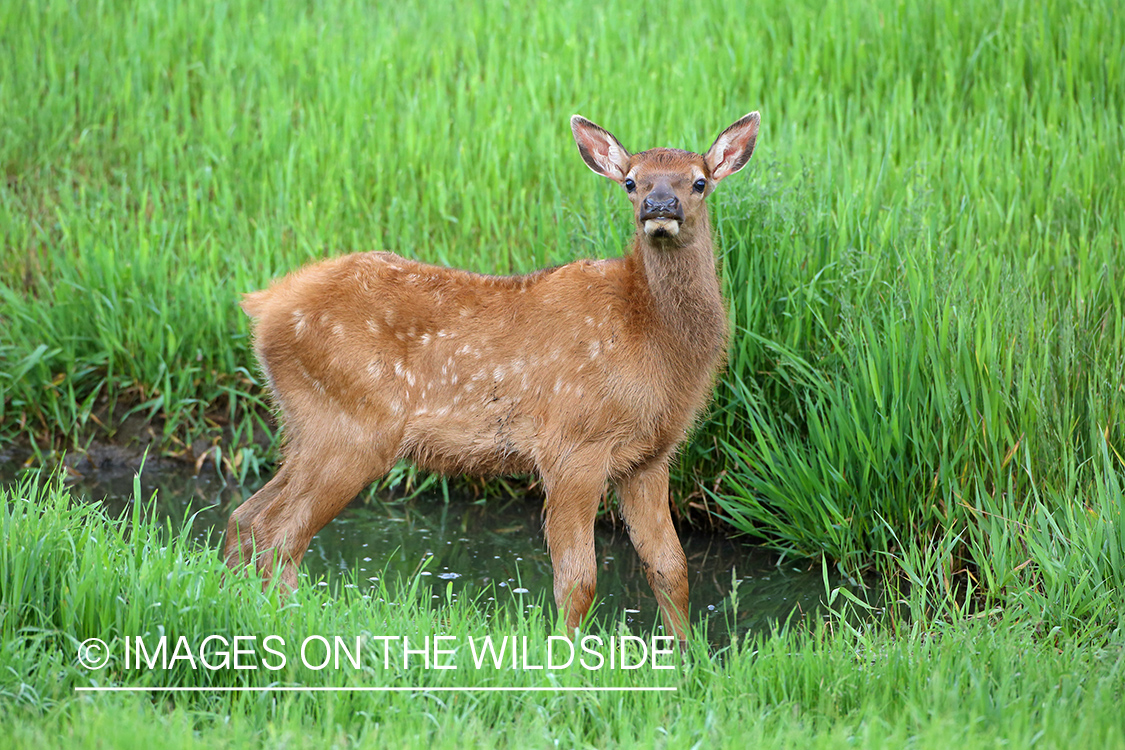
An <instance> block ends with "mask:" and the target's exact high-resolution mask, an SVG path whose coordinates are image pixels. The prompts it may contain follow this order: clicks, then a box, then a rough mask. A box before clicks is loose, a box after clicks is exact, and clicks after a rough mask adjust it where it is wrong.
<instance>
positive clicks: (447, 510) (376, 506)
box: [0, 463, 839, 640]
mask: <svg viewBox="0 0 1125 750" xmlns="http://www.w3.org/2000/svg"><path fill="white" fill-rule="evenodd" d="M15 475H16V466H15V465H13V464H11V463H9V464H7V465H2V464H0V484H4V483H8V482H11V481H12V480H13V479H14V477H15ZM133 483H134V474H133V472H132V471H128V470H117V471H96V470H95V471H90V472H87V473H86V474H85V475H83V476H76V477H72V480H71V481H69V482H68V485H69V486H70V488H71V491H72V493H73V495H74V497H76V498H79V499H81V500H83V501H86V502H103V503H105V505H106V508H107V510H108V512H109V513H110V515H112V516H117V515H119V514H121V513H123V512H125V511H126V510H127V509H129V508H131V506H132V502H133V496H134V491H133ZM140 485H141V497H142V498H144V499H145V500H146V501H147V500H148V499H149V498H151V497H152V496H153V493H154V492H155V493H156V503H155V512H156V513H158V514H159V515H160V516H161V517H168V518H170V519H171V520H172V522H173V525H174V526H175V525H177V524H179V523H181V522H183V520H184V519H188V518H190V523H191V524H192V530H193V534H194V535H195V536H196V537H197V538H198V539H199V540H200V541H201V542H203V541H206V540H210V544H211V546H212V547H215V546H217V545H218V544H219V543H220V541H221V538H220V534H221V532H222V531H223V529H224V528H225V527H226V522H227V518H228V517H229V516H230V513H231V511H232V510H233V509H234V508H236V507H237V506H238V504H239V503H241V502H242V501H243V500H244V499H246V498H248V497H249V496H250V495H251V494H252V492H253V491H254V490H255V489H257V487H256V486H251V487H245V488H239V487H232V486H231V485H229V484H228V483H226V482H225V481H223V480H221V479H220V478H218V477H217V476H215V475H214V474H207V473H206V472H205V473H204V474H202V475H201V476H192V475H191V474H190V473H186V472H183V471H176V470H168V469H167V468H166V467H161V468H160V470H157V469H155V468H145V470H144V471H143V472H142V476H141V482H140ZM541 506H542V499H541V497H540V496H538V495H535V494H532V495H527V496H519V497H514V498H503V497H499V498H497V497H493V498H490V499H489V500H488V501H487V502H477V501H474V500H473V499H472V498H469V497H457V496H455V495H453V494H451V495H450V498H449V500H448V501H446V499H445V498H444V497H443V495H442V494H441V493H440V492H438V493H437V494H434V495H430V496H421V497H417V498H414V499H411V500H383V499H379V498H376V497H374V496H372V497H362V498H360V499H357V500H356V501H354V502H353V503H352V504H351V505H350V506H349V507H348V508H347V509H346V510H345V511H344V512H343V513H341V514H340V515H339V516H338V517H337V518H336V519H335V520H334V521H332V522H331V523H329V524H328V526H326V527H325V528H324V529H323V530H322V531H321V532H320V533H319V534H317V535H316V536H315V537H314V538H313V540H312V542H311V544H310V547H309V551H308V553H307V554H306V555H305V559H304V563H303V564H302V566H301V567H302V584H303V585H319V586H328V587H332V586H337V585H349V586H359V587H360V588H363V587H370V586H373V585H375V584H376V583H377V582H378V581H379V580H380V579H384V578H385V579H386V580H385V583H386V584H387V588H388V589H389V590H391V591H394V590H395V588H396V584H397V583H398V582H399V581H408V580H410V579H411V578H412V577H413V576H414V575H418V574H420V575H421V576H422V580H423V581H424V582H426V583H428V585H429V586H430V587H431V589H432V591H431V596H432V597H433V598H434V599H437V600H444V599H445V598H446V597H447V596H450V595H452V596H454V597H457V598H460V597H468V598H470V599H472V600H473V601H483V602H488V603H491V601H492V600H493V599H502V598H512V597H515V598H517V599H518V600H519V603H520V605H521V606H524V607H534V606H536V605H538V604H542V603H550V602H552V601H553V599H552V577H551V564H550V557H549V555H548V553H547V549H546V544H545V542H544V539H543V532H542V521H541V517H540V509H541ZM680 539H681V541H682V542H683V545H684V552H685V554H686V555H687V560H688V569H689V589H690V592H691V616H692V619H693V621H696V622H699V621H706V623H707V626H708V632H709V633H710V634H711V637H712V639H713V640H726V638H727V634H728V633H729V632H730V628H731V627H733V628H734V629H735V631H736V632H738V633H739V634H745V633H747V632H754V631H760V630H763V629H767V628H769V627H770V626H771V625H772V624H774V623H776V622H777V621H779V620H785V619H786V618H788V617H790V616H791V615H795V616H798V617H799V616H806V615H809V614H812V613H816V612H818V611H819V610H821V609H822V600H823V599H824V598H825V589H824V580H823V577H822V573H821V570H820V566H819V564H815V565H810V564H808V563H807V562H802V563H797V564H794V563H792V562H779V560H778V558H777V556H776V555H774V554H772V553H769V552H765V551H763V550H760V549H756V548H754V547H751V546H748V545H746V544H743V543H741V542H740V541H737V540H731V539H729V538H727V537H725V536H723V535H721V534H716V533H706V532H701V531H687V532H681V534H680ZM596 549H597V554H598V562H599V566H598V596H599V599H600V602H601V603H600V605H599V610H598V619H599V620H601V621H602V622H603V623H605V624H608V623H616V622H621V621H624V622H625V623H627V625H628V627H629V628H630V629H631V630H633V631H634V632H648V631H650V630H651V629H652V628H653V626H654V625H655V624H656V622H657V621H658V620H659V614H658V611H657V605H656V600H655V598H654V596H653V593H652V591H651V589H649V586H648V582H647V581H646V580H645V576H644V573H643V571H642V569H641V565H640V561H639V560H638V559H637V556H636V553H635V552H634V551H633V548H632V545H631V544H630V542H629V538H628V535H627V534H626V532H625V530H624V527H623V526H622V525H621V524H620V523H617V524H614V523H612V522H611V521H610V520H608V519H600V520H599V522H598V525H597V527H596ZM216 554H218V553H217V552H216ZM736 583H737V586H738V598H737V608H735V607H734V606H733V605H732V600H731V598H730V593H731V590H732V588H733V587H734V586H735V584H736ZM830 585H832V586H836V585H839V581H836V580H833V579H830ZM551 609H552V610H553V607H551Z"/></svg>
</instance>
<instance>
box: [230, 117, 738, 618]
mask: <svg viewBox="0 0 1125 750" xmlns="http://www.w3.org/2000/svg"><path fill="white" fill-rule="evenodd" d="M758 120H759V118H758V113H757V112H751V113H750V114H748V115H746V116H745V117H743V118H741V119H740V120H738V121H737V122H735V123H734V124H733V125H731V126H730V127H729V128H727V129H726V130H724V131H723V132H722V134H721V135H719V137H718V138H717V139H716V140H715V143H714V144H713V145H712V146H711V148H710V149H709V150H708V151H707V153H706V154H705V155H703V156H700V155H699V154H694V153H691V152H688V151H681V150H679V149H670V148H658V149H652V150H650V151H644V152H641V153H639V154H630V153H629V152H628V151H626V150H625V149H624V147H622V145H621V144H620V143H619V142H618V141H617V139H616V138H614V137H613V136H612V135H611V134H610V133H609V132H607V131H605V130H603V129H602V128H600V127H598V126H597V125H595V124H593V123H592V122H590V121H589V120H586V119H583V118H582V117H579V116H577V115H575V116H574V117H573V118H571V123H570V124H571V129H572V130H573V132H574V139H575V141H577V143H578V150H579V152H580V153H581V155H582V158H583V160H585V162H586V164H587V166H589V167H590V169H592V170H593V171H595V172H597V173H598V174H600V175H604V176H605V177H608V178H609V179H611V180H613V181H614V182H616V183H618V184H619V185H621V186H622V187H623V188H624V189H625V192H626V195H627V196H628V198H629V200H630V201H632V204H633V212H634V218H635V221H636V234H635V236H634V238H633V246H632V250H631V251H630V252H629V253H628V254H627V255H626V256H624V257H622V258H612V259H608V260H594V261H590V260H580V261H577V262H574V263H570V264H568V265H565V266H561V267H559V268H552V269H547V270H542V271H537V272H535V273H531V274H528V275H526V276H483V275H479V274H475V273H470V272H468V271H460V270H455V269H450V268H440V267H436V266H430V265H425V264H422V263H418V262H416V261H412V260H407V259H405V258H401V257H399V256H397V255H393V254H391V253H385V252H371V253H357V254H354V255H346V256H344V257H340V258H334V259H332V260H326V261H323V262H320V263H315V264H312V265H309V266H307V267H305V268H302V269H300V270H298V271H296V272H294V273H292V274H290V275H289V276H288V277H286V278H285V279H283V280H281V281H278V282H276V283H274V284H273V285H272V286H271V287H270V288H269V289H266V290H264V291H259V292H253V293H251V294H247V295H246V296H245V298H244V299H243V302H242V308H243V309H244V310H245V311H246V312H247V313H248V314H249V315H250V316H251V317H252V318H253V319H254V333H255V342H256V343H255V352H256V354H257V357H258V360H259V362H260V363H261V367H262V370H263V372H264V373H265V375H266V377H267V378H268V380H269V387H270V390H271V391H272V392H273V396H274V399H275V402H276V404H277V406H278V408H279V409H280V411H281V415H282V419H283V427H284V430H285V438H286V440H285V444H284V448H283V451H282V452H283V461H282V464H281V468H280V470H279V471H278V473H277V475H276V476H275V477H274V478H273V479H272V480H271V481H270V482H269V483H268V484H266V485H265V486H264V487H263V488H262V489H261V490H259V491H258V492H257V493H256V494H255V495H254V496H253V497H251V498H250V499H249V500H247V501H246V502H245V503H244V504H243V505H241V506H240V507H239V508H238V509H237V510H236V511H235V512H234V513H233V514H232V515H231V518H230V523H229V524H228V526H227V537H226V549H225V555H226V561H227V564H229V565H230V566H232V567H235V566H239V565H244V564H247V563H251V564H254V565H256V566H257V569H258V570H259V571H260V572H261V573H262V575H264V576H267V577H268V576H270V575H271V573H272V572H273V571H274V568H275V564H278V565H280V571H281V576H282V580H283V581H284V582H285V583H286V584H288V585H289V586H290V587H293V586H296V583H297V575H296V568H297V566H298V565H299V564H300V562H301V558H302V557H303V556H304V554H305V550H306V549H307V548H308V544H309V540H310V539H311V538H312V536H313V535H314V534H315V533H316V532H317V531H319V530H320V529H321V528H322V527H323V526H324V525H325V524H327V523H328V522H329V521H330V520H332V518H334V517H335V516H336V515H337V514H338V513H339V512H340V511H341V510H343V508H344V506H346V505H347V504H348V502H349V501H350V500H351V499H352V498H353V497H355V495H356V494H357V493H359V492H360V491H361V490H362V489H363V488H364V487H365V486H366V485H367V484H369V483H370V482H372V481H374V480H376V479H378V478H379V477H381V476H382V475H383V474H385V473H386V472H387V471H388V470H389V469H390V468H391V466H392V465H393V464H394V463H395V461H397V460H398V459H401V458H406V459H409V460H411V461H413V462H414V463H415V464H416V465H418V466H419V467H421V468H423V469H426V470H429V471H436V472H441V473H443V474H458V473H472V474H485V475H495V474H504V473H535V474H537V475H538V476H539V477H540V478H541V480H542V484H543V487H544V489H545V492H546V504H545V508H544V516H545V523H544V526H545V532H546V537H547V545H548V547H549V548H550V552H551V563H552V565H553V567H554V577H555V584H554V594H555V602H556V604H557V605H558V607H559V609H560V610H561V611H562V612H563V613H564V614H565V619H566V625H567V628H568V629H569V630H571V632H573V629H574V628H575V627H577V626H578V625H579V623H580V622H581V621H582V619H583V617H584V616H585V615H586V612H587V610H588V609H589V607H590V604H591V602H592V600H593V598H594V586H595V583H596V571H597V566H596V560H595V556H594V517H595V514H596V512H597V509H598V505H599V503H600V502H601V498H602V497H603V495H604V494H605V492H606V488H607V484H612V485H614V486H615V487H616V488H617V492H618V495H619V498H620V510H621V514H622V516H623V517H624V519H625V523H626V524H627V526H628V530H629V536H630V539H632V541H633V545H634V546H635V547H636V550H637V554H638V555H640V558H641V560H642V562H643V564H644V569H645V571H646V573H647V575H648V580H649V583H650V585H651V586H652V588H653V591H654V592H655V594H656V597H657V599H658V601H659V604H660V609H661V613H662V615H663V617H664V621H665V623H666V625H667V626H668V627H670V628H671V630H672V631H674V632H675V634H676V636H677V637H678V638H680V639H681V640H683V639H684V637H685V633H686V627H687V624H688V619H687V610H688V607H687V604H688V586H687V564H686V561H685V558H684V553H683V548H682V547H681V546H680V543H679V540H678V538H677V537H676V531H675V529H674V528H673V526H672V518H671V514H670V512H669V502H668V464H669V461H670V460H671V459H672V457H673V455H674V453H675V451H676V448H677V446H679V444H680V443H681V442H682V441H683V440H684V438H685V435H686V434H687V431H688V430H689V429H690V428H691V427H692V424H693V422H694V420H695V419H696V417H697V416H698V414H699V412H700V410H701V409H702V408H703V407H704V405H705V404H706V403H707V401H708V399H709V398H710V394H711V390H712V386H713V384H714V380H715V376H716V373H717V371H718V370H719V368H720V367H721V366H722V362H723V359H724V356H725V351H726V344H727V335H728V334H727V316H726V310H725V307H724V304H723V299H722V296H721V293H720V288H719V280H718V278H717V276H716V272H715V257H714V247H713V241H712V239H711V227H710V222H709V219H708V215H707V208H706V205H705V202H704V200H705V198H706V197H707V196H708V195H709V194H710V193H711V191H712V190H713V189H714V187H715V185H716V183H718V182H719V181H720V180H722V179H723V178H725V177H727V176H728V175H731V174H734V173H735V172H737V171H738V170H740V169H742V167H743V166H745V164H746V162H747V160H748V159H749V158H750V155H751V153H752V152H753V150H754V142H755V139H756V138H757V134H758Z"/></svg>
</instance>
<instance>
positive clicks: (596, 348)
mask: <svg viewBox="0 0 1125 750" xmlns="http://www.w3.org/2000/svg"><path fill="white" fill-rule="evenodd" d="M589 349H590V359H594V358H595V357H597V356H598V354H599V353H601V350H602V342H600V341H598V340H597V339H594V340H593V341H591V342H590V346H589Z"/></svg>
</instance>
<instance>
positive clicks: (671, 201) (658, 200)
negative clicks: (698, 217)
mask: <svg viewBox="0 0 1125 750" xmlns="http://www.w3.org/2000/svg"><path fill="white" fill-rule="evenodd" d="M641 209H642V210H641V221H648V220H649V219H675V220H676V221H683V220H684V212H683V209H681V208H680V199H679V198H677V197H676V196H674V195H670V196H667V197H664V196H659V195H650V196H648V197H647V198H645V200H644V203H643V204H642V206H641Z"/></svg>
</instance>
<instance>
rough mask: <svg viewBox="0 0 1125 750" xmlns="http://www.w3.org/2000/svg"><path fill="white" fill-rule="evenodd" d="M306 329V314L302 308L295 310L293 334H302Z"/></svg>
mask: <svg viewBox="0 0 1125 750" xmlns="http://www.w3.org/2000/svg"><path fill="white" fill-rule="evenodd" d="M304 330H305V314H304V313H303V312H301V311H300V310H294V311H293V335H294V336H300V335H301V333H302V332H303V331H304Z"/></svg>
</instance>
